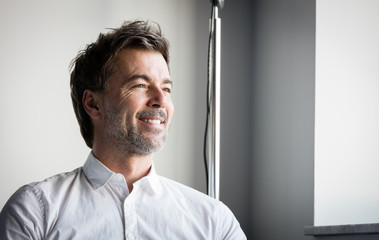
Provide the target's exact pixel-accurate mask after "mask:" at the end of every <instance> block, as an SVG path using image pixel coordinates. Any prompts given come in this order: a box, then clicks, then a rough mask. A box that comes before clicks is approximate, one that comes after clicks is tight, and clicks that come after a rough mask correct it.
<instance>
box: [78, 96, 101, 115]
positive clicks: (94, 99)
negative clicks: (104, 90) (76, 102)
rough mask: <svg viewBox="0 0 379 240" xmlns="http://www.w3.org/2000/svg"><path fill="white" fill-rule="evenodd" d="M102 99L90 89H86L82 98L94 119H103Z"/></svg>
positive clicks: (84, 105)
mask: <svg viewBox="0 0 379 240" xmlns="http://www.w3.org/2000/svg"><path fill="white" fill-rule="evenodd" d="M100 100H101V98H100V95H99V94H97V93H95V92H92V91H91V90H88V89H86V90H84V92H83V99H82V102H83V107H84V110H86V112H87V114H88V115H89V116H90V117H91V118H92V119H94V120H98V119H101V117H102V112H101V109H102V108H101V106H100V104H101V101H100Z"/></svg>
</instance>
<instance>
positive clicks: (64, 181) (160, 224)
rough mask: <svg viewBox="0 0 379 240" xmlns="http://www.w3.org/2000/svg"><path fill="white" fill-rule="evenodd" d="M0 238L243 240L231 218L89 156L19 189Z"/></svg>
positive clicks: (188, 194)
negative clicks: (128, 181)
mask: <svg viewBox="0 0 379 240" xmlns="http://www.w3.org/2000/svg"><path fill="white" fill-rule="evenodd" d="M0 239H2V240H6V239H18V240H19V239H81V240H82V239H96V240H99V239H104V240H105V239H106V240H111V239H117V240H120V239H165V240H166V239H190V240H193V239H246V237H245V235H244V233H243V232H242V230H241V228H240V226H239V223H238V221H237V220H236V219H235V217H234V215H233V213H232V212H231V211H230V210H229V209H228V207H226V206H225V205H224V204H223V203H222V202H220V201H217V200H215V199H213V198H210V197H208V196H207V195H205V194H203V193H200V192H198V191H196V190H194V189H191V188H189V187H186V186H184V185H182V184H180V183H177V182H174V181H172V180H169V179H167V178H164V177H161V176H158V175H157V174H156V172H155V169H154V165H153V166H152V167H151V170H150V173H149V174H148V175H147V176H146V177H143V178H141V179H140V180H138V181H137V182H135V183H134V184H133V191H132V192H131V193H129V190H128V187H127V184H126V181H125V178H124V177H123V175H121V174H117V173H114V172H112V171H111V170H109V169H108V168H107V167H105V166H104V165H103V164H102V163H101V162H99V161H98V160H97V159H96V158H95V157H94V156H93V155H92V154H90V155H89V157H88V159H87V161H86V162H85V164H84V166H83V167H81V168H78V169H76V170H74V171H72V172H69V173H63V174H59V175H56V176H53V177H51V178H48V179H46V180H44V181H42V182H38V183H32V184H28V185H25V186H23V187H21V188H20V189H19V190H18V191H16V193H15V194H14V195H13V196H12V197H11V198H10V199H9V200H8V202H7V204H6V205H5V206H4V208H3V210H2V212H1V214H0Z"/></svg>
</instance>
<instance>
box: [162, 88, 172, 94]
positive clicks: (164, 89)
mask: <svg viewBox="0 0 379 240" xmlns="http://www.w3.org/2000/svg"><path fill="white" fill-rule="evenodd" d="M163 91H164V92H167V93H171V88H163Z"/></svg>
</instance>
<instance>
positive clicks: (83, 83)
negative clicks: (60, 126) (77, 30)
mask: <svg viewBox="0 0 379 240" xmlns="http://www.w3.org/2000/svg"><path fill="white" fill-rule="evenodd" d="M123 49H144V50H153V51H158V52H160V53H161V54H162V56H163V58H164V59H165V60H166V63H167V65H168V64H169V52H168V41H167V39H166V38H164V37H163V35H162V32H161V28H160V26H159V24H157V23H150V22H145V21H134V22H125V23H124V24H123V25H122V26H121V27H120V28H117V29H111V31H110V32H109V33H106V34H100V35H99V37H98V39H97V41H96V42H94V43H92V44H89V45H87V47H86V48H85V49H84V50H82V51H80V52H79V54H78V56H77V57H76V58H75V59H74V60H73V61H72V62H71V65H70V69H71V81H70V87H71V99H72V104H73V107H74V111H75V115H76V118H77V120H78V122H79V126H80V132H81V134H82V136H83V138H84V140H85V142H86V144H87V146H88V147H90V148H92V144H93V126H92V123H91V118H90V116H89V115H88V114H87V112H86V111H85V110H84V107H83V102H82V98H83V92H84V90H86V89H88V90H91V91H93V92H100V93H103V92H104V91H105V90H106V86H107V83H108V79H109V78H110V76H111V75H112V73H113V70H114V69H113V67H114V62H115V59H116V57H117V55H118V53H119V52H120V51H121V50H123Z"/></svg>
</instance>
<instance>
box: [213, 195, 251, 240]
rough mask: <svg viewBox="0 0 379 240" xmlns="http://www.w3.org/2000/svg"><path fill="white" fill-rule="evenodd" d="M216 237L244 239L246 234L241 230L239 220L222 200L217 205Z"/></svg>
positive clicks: (234, 239) (232, 239)
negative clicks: (217, 234)
mask: <svg viewBox="0 0 379 240" xmlns="http://www.w3.org/2000/svg"><path fill="white" fill-rule="evenodd" d="M218 218H219V220H218V233H219V236H220V237H219V238H218V239H230V240H245V239H246V236H245V234H244V232H243V231H242V229H241V227H240V224H239V222H238V221H237V219H236V218H235V216H234V214H233V213H232V211H230V209H229V208H228V207H227V206H226V205H225V204H224V203H222V202H220V206H219V216H218Z"/></svg>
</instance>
